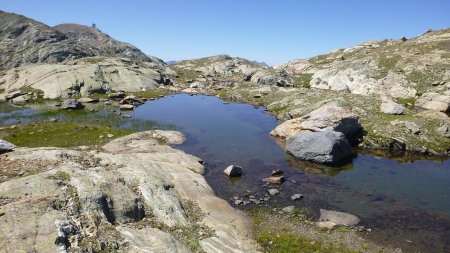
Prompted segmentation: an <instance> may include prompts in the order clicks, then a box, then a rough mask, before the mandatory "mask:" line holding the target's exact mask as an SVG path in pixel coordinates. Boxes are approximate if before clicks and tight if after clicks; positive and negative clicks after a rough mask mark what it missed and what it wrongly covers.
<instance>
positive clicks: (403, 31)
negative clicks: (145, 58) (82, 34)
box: [0, 0, 450, 64]
mask: <svg viewBox="0 0 450 253" xmlns="http://www.w3.org/2000/svg"><path fill="white" fill-rule="evenodd" d="M0 9H1V10H3V11H8V12H14V13H18V14H22V15H25V16H28V17H30V18H33V19H36V20H38V21H41V22H43V23H45V24H48V25H50V26H54V25H57V24H61V23H79V24H86V25H90V24H92V23H96V24H97V27H98V28H99V29H100V30H102V31H103V32H106V33H108V34H109V35H111V36H112V37H114V38H116V39H119V40H122V41H126V42H129V43H131V44H133V45H135V46H137V47H138V48H140V49H141V50H142V51H144V52H145V53H147V54H150V55H154V56H157V57H160V58H162V59H163V60H166V61H167V60H180V59H191V58H198V57H204V56H210V55H216V54H230V55H232V56H239V57H244V58H248V59H251V60H257V61H265V62H267V63H269V64H279V63H283V62H286V61H288V60H292V59H299V58H307V57H311V56H314V55H318V54H321V53H326V52H328V51H331V50H333V49H336V48H342V47H349V46H352V45H356V44H359V43H362V42H364V41H367V40H371V39H384V38H393V39H398V38H401V37H402V36H406V37H415V36H417V35H419V34H421V33H423V32H425V31H426V30H427V29H429V28H433V29H442V28H448V27H450V0H434V1H433V0H428V1H426V0H377V1H361V0H315V1H313V0H309V1H301V0H289V1H288V0H284V1H283V0H278V1H275V0H228V1H226V0H217V1H213V0H210V1H206V0H176V1H175V0H174V1H170V0H147V1H145V0H128V1H115V0H108V1H106V0H95V1H94V0H90V1H87V0H77V1H61V0H48V1H46V0H39V1H37V0H36V1H34V0H27V1H26V0H0Z"/></svg>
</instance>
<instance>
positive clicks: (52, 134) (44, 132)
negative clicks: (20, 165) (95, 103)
mask: <svg viewBox="0 0 450 253" xmlns="http://www.w3.org/2000/svg"><path fill="white" fill-rule="evenodd" d="M5 131H6V136H5V137H4V139H5V140H7V141H9V142H11V143H14V144H16V145H17V146H24V147H75V146H84V145H101V144H105V143H107V142H108V141H109V140H110V139H109V138H106V137H104V138H100V136H104V135H106V134H112V135H114V138H116V137H120V136H124V135H127V134H130V133H132V132H133V131H130V130H119V129H113V128H110V127H106V126H93V125H79V124H76V123H74V122H42V123H31V124H28V125H24V126H20V127H17V128H14V129H6V130H5Z"/></svg>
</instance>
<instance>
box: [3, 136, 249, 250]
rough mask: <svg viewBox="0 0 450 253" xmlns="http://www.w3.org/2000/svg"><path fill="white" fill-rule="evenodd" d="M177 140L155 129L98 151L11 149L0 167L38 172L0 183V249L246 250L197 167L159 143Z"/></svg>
mask: <svg viewBox="0 0 450 253" xmlns="http://www.w3.org/2000/svg"><path fill="white" fill-rule="evenodd" d="M184 139H185V138H184V136H183V135H182V134H180V133H178V132H173V131H157V130H155V131H148V132H141V133H136V134H132V135H129V136H125V137H122V138H119V139H115V140H113V141H111V142H110V143H108V144H106V145H105V146H104V147H103V148H102V149H99V150H91V151H79V150H69V149H60V148H34V149H30V148H16V149H15V150H14V151H12V152H10V153H8V154H7V155H8V156H7V157H2V159H3V161H6V160H9V161H14V164H15V166H19V167H20V166H29V164H39V171H36V173H35V174H30V175H23V176H21V177H18V178H15V179H10V180H9V181H5V182H2V183H0V195H1V196H2V201H0V213H1V214H2V215H0V221H1V222H0V231H1V232H0V248H1V249H3V250H5V251H7V252H9V251H17V250H19V251H39V252H49V251H65V250H67V249H70V250H74V251H79V250H85V251H90V250H94V251H104V252H111V251H121V252H144V251H149V252H189V250H188V249H189V248H188V245H187V244H188V242H189V243H193V242H195V243H197V245H198V247H200V248H198V249H202V250H204V251H206V252H230V251H233V252H255V251H256V247H255V245H254V242H253V241H252V240H251V239H250V238H249V236H250V234H249V233H250V232H249V229H248V223H247V221H246V220H245V219H244V218H243V216H241V215H240V214H239V213H238V212H236V211H235V210H234V209H233V208H231V207H230V206H229V204H228V203H227V202H226V201H224V200H222V199H220V198H218V197H216V196H215V195H214V192H213V190H212V189H211V188H210V187H209V186H208V184H207V182H206V180H205V179H204V178H203V177H202V175H201V173H202V172H203V166H202V165H201V164H200V159H198V158H196V157H193V156H191V155H188V154H185V153H184V152H182V151H180V150H176V149H174V148H172V147H170V146H167V145H164V144H161V141H164V142H166V143H167V144H179V143H181V142H183V141H184ZM5 159H6V160H5ZM19 169H20V168H19Z"/></svg>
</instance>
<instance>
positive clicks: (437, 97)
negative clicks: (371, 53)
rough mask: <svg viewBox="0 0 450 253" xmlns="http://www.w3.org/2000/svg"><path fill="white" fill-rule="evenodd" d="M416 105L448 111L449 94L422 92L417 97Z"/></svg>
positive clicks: (449, 104) (449, 108)
mask: <svg viewBox="0 0 450 253" xmlns="http://www.w3.org/2000/svg"><path fill="white" fill-rule="evenodd" d="M416 106H417V107H420V108H423V109H427V110H433V111H439V112H448V111H450V94H439V93H435V92H428V93H424V94H423V95H422V96H421V97H420V98H418V99H417V101H416Z"/></svg>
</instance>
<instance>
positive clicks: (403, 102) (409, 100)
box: [397, 98, 416, 107]
mask: <svg viewBox="0 0 450 253" xmlns="http://www.w3.org/2000/svg"><path fill="white" fill-rule="evenodd" d="M397 103H399V104H401V105H403V106H407V107H408V106H414V105H415V104H416V99H415V98H399V99H397Z"/></svg>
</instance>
